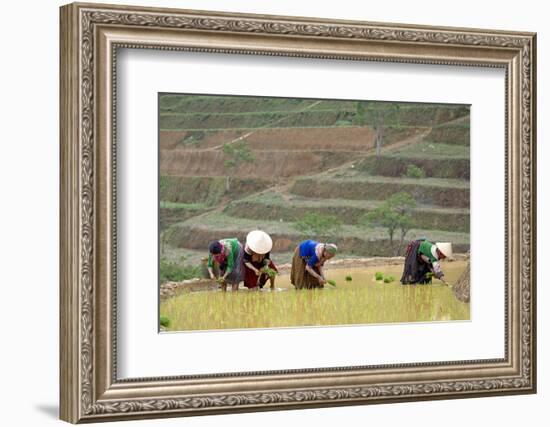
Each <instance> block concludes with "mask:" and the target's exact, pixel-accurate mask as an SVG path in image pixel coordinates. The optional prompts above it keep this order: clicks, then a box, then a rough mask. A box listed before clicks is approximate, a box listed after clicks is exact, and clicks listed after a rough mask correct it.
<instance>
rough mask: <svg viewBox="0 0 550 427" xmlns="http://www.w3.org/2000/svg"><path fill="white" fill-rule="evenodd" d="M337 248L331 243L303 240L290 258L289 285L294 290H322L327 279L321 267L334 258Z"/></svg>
mask: <svg viewBox="0 0 550 427" xmlns="http://www.w3.org/2000/svg"><path fill="white" fill-rule="evenodd" d="M337 251H338V247H337V246H336V245H335V244H333V243H319V242H316V241H315V240H305V241H303V242H302V243H300V244H299V245H298V247H297V248H296V250H295V251H294V257H293V258H292V269H291V271H290V283H292V284H293V285H294V287H295V288H296V289H303V288H306V289H312V288H323V287H324V286H325V283H326V281H327V279H326V278H325V275H324V273H323V265H324V264H325V262H326V261H328V260H329V259H331V258H332V257H334V255H336V252H337Z"/></svg>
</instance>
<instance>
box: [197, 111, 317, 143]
mask: <svg viewBox="0 0 550 427" xmlns="http://www.w3.org/2000/svg"><path fill="white" fill-rule="evenodd" d="M321 102H323V101H315V102H314V103H313V104H310V105H308V106H307V107H305V108H302V109H301V110H299V112H302V111H307V110H309V109H311V108H313V107H315V106H316V105H319V104H320V103H321ZM295 113H296V111H293V112H292V114H295ZM289 117H290V116H285V117H282V118H280V119H278V120H275V121H274V122H271V123H269V124H267V125H265V126H262V127H259V128H258V129H254V130H253V131H250V132H248V133H245V134H244V135H241V136H239V137H238V138H235V139H232V140H231V141H229V142H224V143H223V144H219V145H216V146H215V147H211V148H207V151H213V150H217V149H219V148H222V147H223V146H224V145H225V144H233V143H236V142H239V141H244V140H245V139H246V138H248V137H249V136H251V135H253V134H255V133H256V132H258V131H259V130H260V129H265V128H267V126H270V125H276V124H277V123H281V122H282V121H284V120H286V119H288V118H289Z"/></svg>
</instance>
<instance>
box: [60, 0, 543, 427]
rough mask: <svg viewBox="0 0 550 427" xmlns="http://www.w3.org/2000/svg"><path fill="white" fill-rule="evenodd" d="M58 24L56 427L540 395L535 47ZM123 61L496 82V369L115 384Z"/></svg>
mask: <svg viewBox="0 0 550 427" xmlns="http://www.w3.org/2000/svg"><path fill="white" fill-rule="evenodd" d="M60 13H61V15H60V22H61V38H60V43H61V45H60V53H61V62H60V67H61V68H60V71H61V72H60V74H61V80H60V92H61V93H60V110H61V111H60V138H61V141H60V144H61V176H60V185H61V201H60V212H61V218H60V230H61V231H60V233H61V235H60V246H61V247H60V387H61V396H60V408H61V410H60V416H61V419H63V420H65V421H68V422H72V423H79V422H97V421H112V420H123V419H138V418H156V417H171V416H189V415H201V414H219V413H228V412H249V411H265V410H282V409H291V408H292V409H296V408H311V407H323V406H335V405H358V404H370V403H387V402H401V401H413V400H431V399H445V398H464V397H480V396H489V395H501V394H521V393H534V392H535V391H536V237H535V236H536V182H535V176H536V170H535V166H536V165H535V159H536V126H535V123H536V116H535V105H536V100H535V94H536V35H535V34H533V33H520V32H507V31H494V30H480V29H462V28H461V29H459V28H444V27H423V26H412V25H402V24H382V23H369V22H353V21H329V20H322V19H314V18H296V17H281V16H263V15H243V14H230V13H217V12H199V11H189V10H174V9H159V8H142V7H126V6H112V5H98V4H80V3H75V4H70V5H67V6H63V7H62V8H61V11H60ZM122 48H124V49H153V50H173V51H191V52H203V53H224V54H227V55H232V54H241V55H242V54H245V55H263V56H283V57H285V56H288V57H300V58H317V59H321V60H325V59H326V60H330V59H339V60H350V61H352V60H353V61H384V62H393V63H406V64H441V65H446V66H451V67H452V66H465V65H466V66H473V67H497V68H501V69H503V70H504V72H505V76H506V78H505V87H504V88H503V91H502V97H504V98H505V106H506V117H505V132H504V133H505V139H506V140H505V147H506V148H505V150H506V152H505V163H506V164H505V175H504V176H502V180H503V181H504V183H505V189H506V191H505V193H506V194H505V206H506V209H505V212H503V215H504V216H505V230H503V234H504V241H505V248H501V249H500V250H501V252H502V253H503V254H504V257H505V262H504V265H505V272H504V277H505V281H504V283H502V288H503V293H504V295H505V308H504V311H505V316H504V325H503V327H504V331H505V332H504V336H505V340H504V342H503V343H502V346H503V348H504V351H503V353H504V357H503V358H499V359H483V360H458V361H451V362H439V361H433V362H426V363H410V364H399V365H395V364H383V365H376V366H372V365H363V366H336V367H333V368H316V367H311V368H309V369H291V370H279V371H262V372H239V373H223V372H220V373H216V374H208V375H191V376H189V375H188V376H175V377H154V378H131V379H120V378H119V377H118V375H117V372H118V370H117V358H116V354H117V342H118V337H117V330H116V324H117V323H116V320H117V288H116V277H117V276H116V269H117V234H116V221H117V212H116V196H117V186H116V166H117V157H116V153H117V152H116V126H117V116H116V102H117V98H116V84H117V74H116V61H117V51H118V50H119V49H122ZM152 78H153V77H152ZM156 285H157V284H156V283H152V284H151V286H156Z"/></svg>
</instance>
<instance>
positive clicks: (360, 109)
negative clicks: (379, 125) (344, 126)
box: [355, 101, 366, 126]
mask: <svg viewBox="0 0 550 427" xmlns="http://www.w3.org/2000/svg"><path fill="white" fill-rule="evenodd" d="M365 119H366V117H365V104H364V103H363V102H361V101H359V102H357V107H356V109H355V123H356V124H357V126H365Z"/></svg>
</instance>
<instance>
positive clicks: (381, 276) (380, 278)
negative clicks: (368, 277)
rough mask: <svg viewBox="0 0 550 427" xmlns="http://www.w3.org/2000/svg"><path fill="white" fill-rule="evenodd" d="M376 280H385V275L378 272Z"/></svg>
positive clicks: (375, 275) (375, 276) (375, 274)
mask: <svg viewBox="0 0 550 427" xmlns="http://www.w3.org/2000/svg"><path fill="white" fill-rule="evenodd" d="M374 278H375V279H376V280H382V279H383V278H384V273H382V272H380V271H377V272H376V273H374Z"/></svg>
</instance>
